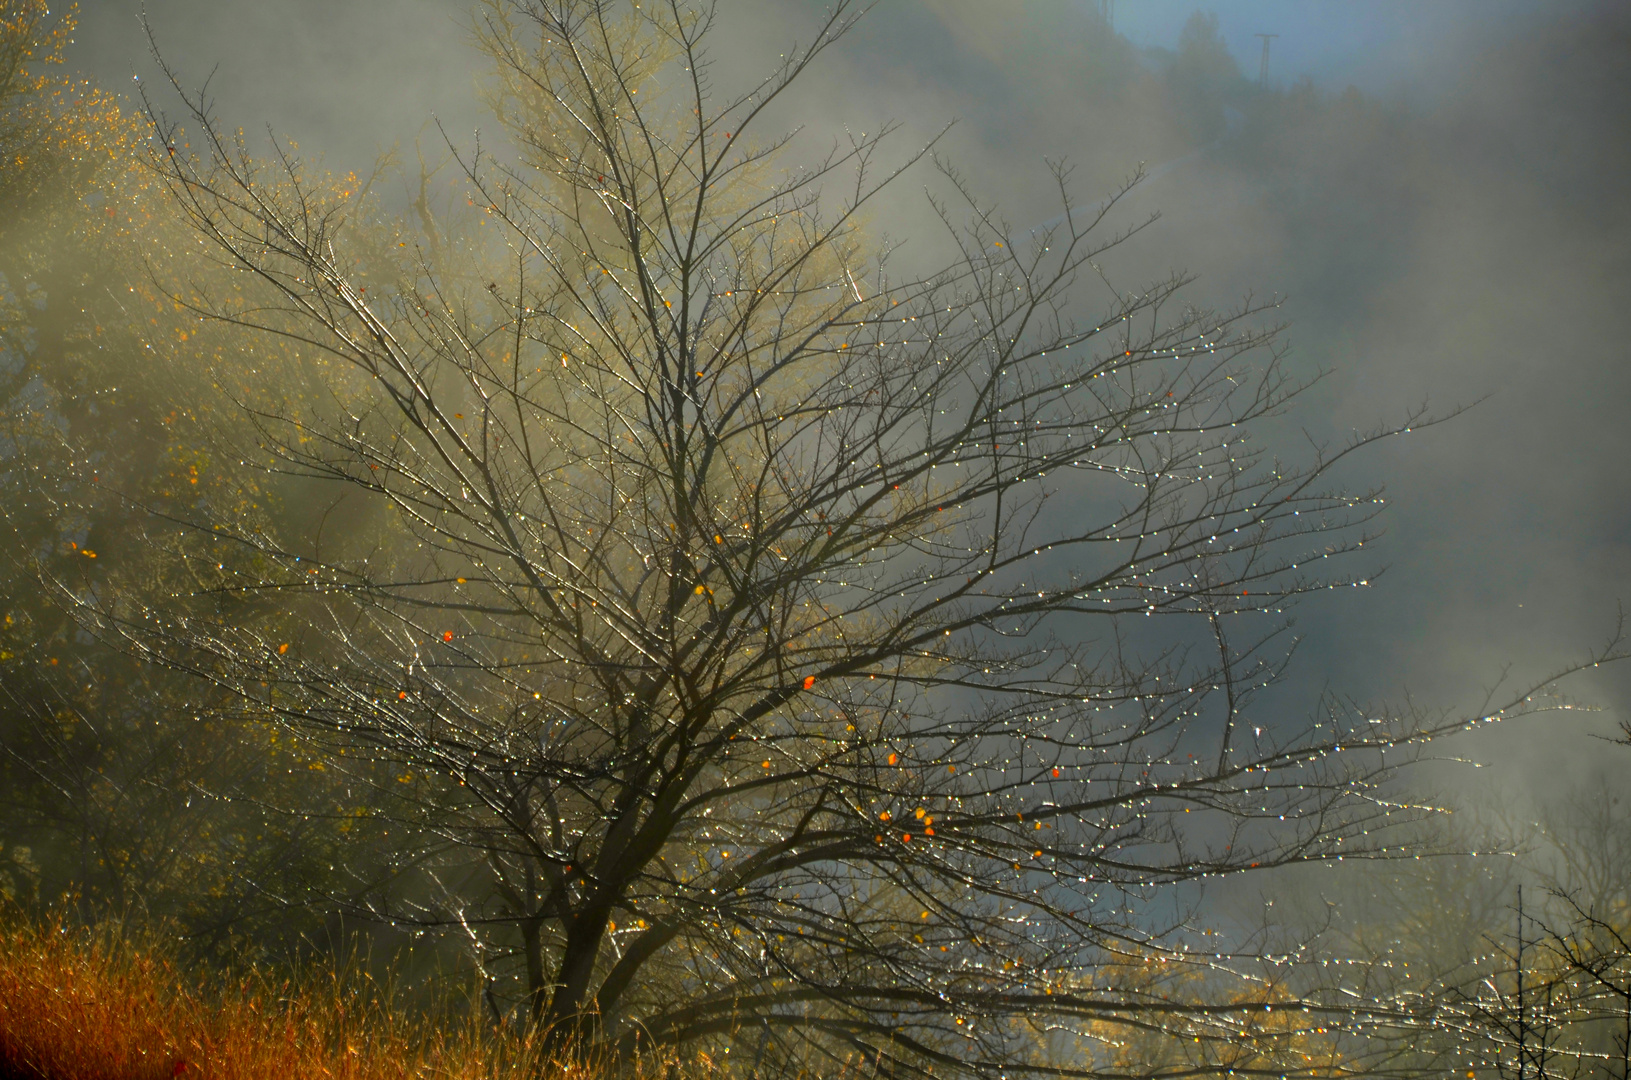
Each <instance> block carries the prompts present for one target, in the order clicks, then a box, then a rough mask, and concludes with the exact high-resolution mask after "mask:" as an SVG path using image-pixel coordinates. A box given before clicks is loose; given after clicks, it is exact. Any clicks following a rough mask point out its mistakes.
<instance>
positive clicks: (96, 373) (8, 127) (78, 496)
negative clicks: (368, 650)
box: [0, 0, 340, 948]
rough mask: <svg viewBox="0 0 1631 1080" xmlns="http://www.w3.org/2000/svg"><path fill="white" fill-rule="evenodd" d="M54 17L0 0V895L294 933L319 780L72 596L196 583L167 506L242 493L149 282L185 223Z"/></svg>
mask: <svg viewBox="0 0 1631 1080" xmlns="http://www.w3.org/2000/svg"><path fill="white" fill-rule="evenodd" d="M74 25H75V24H74V14H73V11H72V9H71V8H70V9H69V10H68V11H66V12H64V11H60V10H59V11H53V10H52V8H51V7H50V6H48V5H47V4H45V3H43V2H37V0H20V2H17V3H8V4H6V5H5V6H4V8H3V9H0V893H4V894H9V895H12V896H15V897H17V898H20V899H32V900H39V901H41V902H53V901H57V900H59V899H61V898H63V897H70V898H73V899H75V900H77V901H78V902H79V903H80V904H81V905H82V907H83V910H86V911H94V910H97V909H100V908H103V907H113V908H116V909H118V910H119V911H121V912H123V913H126V914H132V915H133V914H135V913H136V912H138V911H141V912H147V913H150V914H153V915H156V916H162V917H165V918H168V919H171V920H173V925H174V926H176V927H178V928H179V929H180V930H181V932H182V933H183V934H186V935H188V936H189V937H190V938H191V943H192V944H193V945H196V946H200V947H204V948H209V947H213V946H226V945H229V944H231V945H232V946H234V947H237V946H241V945H243V944H244V943H245V941H246V939H248V938H250V937H253V938H254V939H255V940H256V942H257V943H258V944H261V945H271V944H273V943H274V942H276V941H277V940H278V939H280V938H281V940H282V941H283V942H284V943H288V942H290V941H291V940H292V939H297V938H298V936H299V934H300V933H301V932H302V931H309V930H311V929H312V928H313V925H314V924H313V921H312V919H311V918H310V916H309V915H306V914H303V913H299V909H293V910H295V911H296V912H297V913H296V914H294V915H291V908H290V907H289V903H288V902H289V901H296V902H298V901H302V900H309V896H308V895H306V893H307V892H308V890H309V888H310V887H311V886H313V885H319V884H322V880H321V879H322V877H323V876H325V875H326V872H327V869H328V865H329V864H330V863H332V862H333V858H332V854H333V849H332V840H333V839H334V838H335V837H337V836H338V835H340V834H339V833H337V831H336V830H335V828H334V825H333V818H334V816H335V815H334V811H335V809H336V807H335V804H336V802H337V801H340V800H338V799H337V797H336V796H337V792H336V791H335V790H334V788H333V786H332V785H321V784H315V783H313V780H314V779H316V776H315V774H313V773H311V772H309V771H308V768H307V767H308V765H309V764H311V763H312V762H311V759H310V757H309V756H303V755H301V754H299V753H298V751H297V749H296V748H294V747H291V746H290V745H289V744H288V743H287V741H286V740H285V741H284V742H283V743H282V744H281V745H279V744H278V743H277V741H276V738H275V736H276V734H277V733H276V732H275V731H272V730H270V729H267V728H264V727H262V728H260V729H258V730H257V729H252V728H251V729H246V728H241V727H236V726H231V725H225V724H223V723H222V722H221V721H222V718H221V716H220V715H219V712H218V710H212V708H211V706H212V704H214V702H212V700H211V699H210V698H209V697H208V696H207V695H205V694H203V693H202V691H203V690H204V688H203V687H202V686H200V684H198V683H197V682H196V681H195V680H191V679H189V678H186V677H185V676H183V675H182V674H180V673H178V672H175V671H172V670H166V669H163V668H160V667H157V666H154V665H150V664H144V663H142V662H140V661H139V659H138V658H135V657H132V656H131V655H129V654H128V653H127V652H123V651H120V650H117V649H113V648H109V647H108V645H107V644H106V643H105V642H103V641H99V640H97V639H95V638H94V637H91V636H89V635H87V634H86V633H85V632H84V629H83V628H82V627H81V626H80V625H79V624H78V623H77V622H76V621H75V619H74V617H73V614H72V607H73V601H74V599H75V598H84V597H93V596H121V597H126V598H129V599H130V600H131V601H132V602H145V603H159V602H163V601H164V600H165V599H166V598H168V597H171V596H183V595H187V594H190V593H194V592H198V591H200V590H201V589H202V588H203V587H205V586H206V583H207V579H206V578H200V577H198V576H197V573H196V571H197V570H199V569H200V568H201V565H202V562H203V560H201V559H200V560H198V565H194V566H193V567H191V568H189V567H187V566H185V565H184V564H183V563H182V562H181V561H180V560H178V559H176V558H175V557H174V555H175V552H176V549H177V548H178V546H179V547H186V546H187V545H189V544H190V545H193V548H194V550H195V551H201V550H204V549H205V548H207V547H208V546H210V545H209V544H208V542H207V541H203V542H202V544H203V546H202V547H201V546H200V544H201V538H199V537H197V536H193V535H189V536H185V537H183V536H178V535H177V530H176V529H175V528H174V527H173V526H170V525H168V524H167V523H166V521H165V518H166V517H168V516H173V515H174V514H175V513H176V512H177V511H178V510H180V511H182V512H192V511H193V510H194V509H195V508H196V507H198V506H200V505H210V506H212V507H221V506H223V505H224V504H223V502H222V499H223V497H224V496H226V495H228V494H230V496H231V497H232V498H234V499H237V498H239V497H240V496H242V495H243V494H244V493H245V492H244V488H243V485H241V484H235V485H234V486H233V487H232V489H231V491H230V493H229V492H228V490H227V489H226V488H225V487H224V486H223V485H222V484H221V483H220V480H221V478H222V477H223V476H224V475H225V474H224V472H223V470H221V469H220V468H219V467H214V468H212V465H218V462H217V460H216V459H215V458H214V455H213V453H212V451H213V449H214V448H213V447H211V446H210V445H208V441H207V438H206V436H205V432H204V426H203V425H202V424H201V422H200V421H201V419H202V412H203V406H204V403H203V402H202V401H201V399H200V398H199V395H198V393H197V380H196V379H195V378H191V377H189V371H191V372H192V373H194V374H196V372H197V371H198V367H197V364H198V361H199V357H200V355H203V354H207V353H208V352H210V351H214V350H221V349H226V350H227V351H234V350H233V349H232V343H231V341H230V334H221V333H218V332H212V328H208V327H200V325H199V320H198V318H197V317H196V316H195V315H192V314H190V313H181V312H177V311H176V310H175V308H174V305H173V304H171V303H170V302H169V301H168V300H167V299H166V298H165V297H164V295H163V292H164V289H165V288H167V286H162V285H159V284H158V283H159V282H163V281H165V280H174V279H167V278H166V277H165V275H166V274H169V273H175V274H178V275H180V276H181V277H183V278H184V277H185V272H186V271H185V267H186V265H187V264H186V262H185V260H184V258H180V257H178V252H177V250H176V245H177V241H181V240H184V239H185V234H184V233H183V232H182V231H181V230H180V229H179V228H178V225H179V222H178V220H177V215H176V213H175V212H174V209H173V207H172V206H171V205H170V204H169V203H168V201H167V200H166V199H165V198H164V196H163V190H162V188H160V187H159V186H158V185H157V184H156V183H155V175H154V173H153V172H152V170H151V169H150V168H149V167H148V166H147V163H146V162H145V158H144V155H145V134H146V125H145V122H144V119H143V117H142V116H141V115H140V113H139V112H132V111H131V110H130V109H129V107H128V103H121V102H120V101H119V100H118V99H117V98H116V97H114V96H113V95H111V94H108V93H106V92H104V91H101V90H99V89H97V88H96V87H95V86H93V85H89V84H86V83H82V82H79V81H77V80H74V79H72V78H70V77H68V76H67V75H65V74H64V73H63V72H62V70H61V68H62V64H63V59H64V52H65V50H66V48H67V46H68V45H69V43H70V42H71V40H72V35H73V31H74ZM182 246H183V247H184V246H185V245H184V244H183V245H182ZM149 260H151V261H149ZM219 329H225V328H219ZM201 330H202V331H203V332H202V333H201V332H200V331H201ZM263 351H264V350H263ZM262 495H264V493H262ZM266 501H267V500H266V499H265V498H264V497H261V498H259V499H258V502H259V503H262V504H264V503H265V502H266ZM223 554H224V553H223ZM215 562H216V563H219V564H220V566H221V567H222V569H220V570H217V571H216V572H217V573H220V572H224V568H225V567H226V566H228V565H230V559H229V558H227V559H217V560H215ZM189 570H191V571H192V572H189ZM211 610H212V611H214V610H216V608H215V607H214V606H213V605H212V609H211ZM244 614H247V610H246V609H240V615H244ZM319 764H320V763H319ZM296 770H298V774H297V773H296ZM314 789H315V790H314ZM228 794H231V795H236V796H241V798H238V799H235V800H230V801H229V800H226V799H225V798H223V796H226V795H228ZM318 868H321V870H320V871H319V869H318Z"/></svg>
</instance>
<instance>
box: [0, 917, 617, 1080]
mask: <svg viewBox="0 0 1631 1080" xmlns="http://www.w3.org/2000/svg"><path fill="white" fill-rule="evenodd" d="M0 927H3V930H0V1080H14V1078H16V1080H21V1078H28V1080H148V1078H155V1080H158V1078H172V1077H200V1078H202V1077H210V1078H220V1080H237V1078H243V1080H271V1078H288V1080H302V1078H306V1077H313V1078H316V1077H323V1078H336V1080H374V1078H376V1077H377V1078H380V1080H384V1078H387V1077H389V1078H392V1080H400V1078H403V1077H425V1078H431V1077H435V1078H447V1080H486V1078H489V1077H493V1078H497V1077H510V1076H522V1075H525V1076H537V1075H539V1074H540V1073H545V1074H551V1075H553V1076H556V1077H559V1078H561V1080H574V1078H575V1077H576V1078H579V1080H590V1075H589V1074H590V1073H591V1072H592V1071H593V1070H587V1069H584V1068H581V1067H565V1066H561V1065H559V1064H553V1063H543V1062H541V1061H540V1059H539V1058H538V1056H537V1054H536V1053H535V1052H534V1050H533V1048H532V1047H530V1046H529V1045H527V1044H526V1043H525V1042H523V1041H521V1040H518V1039H514V1038H508V1037H504V1036H501V1035H498V1034H495V1033H494V1031H493V1030H492V1029H491V1026H490V1025H487V1024H484V1023H482V1022H481V1020H480V1019H479V1018H476V1017H465V1018H458V1017H455V1018H453V1019H452V1020H444V1021H442V1022H431V1021H428V1020H425V1019H423V1018H411V1017H408V1016H406V1015H404V1014H402V1013H400V1012H398V1011H395V1010H393V1009H392V1008H391V1007H390V1004H389V996H388V995H387V994H385V993H383V992H382V991H381V989H380V987H379V986H378V985H377V984H375V983H373V982H371V981H370V980H368V979H367V978H366V977H363V976H360V975H356V974H351V973H347V972H333V971H315V972H311V973H308V974H307V975H306V976H305V977H303V978H300V979H283V978H277V977H274V976H271V975H268V974H266V973H265V972H263V971H258V970H251V971H249V972H247V973H245V974H241V975H238V976H236V977H234V978H232V979H225V978H220V977H215V978H206V977H201V976H199V975H197V974H196V973H191V972H184V971H182V970H180V969H179V968H178V966H177V965H176V963H175V962H174V961H173V960H172V959H171V958H170V957H169V956H168V955H167V954H166V951H165V949H164V948H163V946H162V944H161V943H159V942H158V941H157V940H156V938H155V937H154V936H153V935H150V934H149V935H136V936H134V937H129V936H127V934H126V932H125V930H124V928H122V927H120V926H118V925H116V924H108V925H106V926H103V927H101V928H97V929H85V928H82V927H77V926H73V925H70V924H69V923H67V922H64V921H62V920H56V921H47V922H40V921H34V920H29V919H26V918H21V917H17V916H16V915H15V913H12V914H11V915H10V916H9V917H6V918H5V919H4V921H3V923H0Z"/></svg>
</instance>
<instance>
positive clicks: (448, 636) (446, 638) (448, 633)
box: [442, 630, 453, 641]
mask: <svg viewBox="0 0 1631 1080" xmlns="http://www.w3.org/2000/svg"><path fill="white" fill-rule="evenodd" d="M442 640H443V641H452V640H453V631H451V630H448V631H445V632H443V634H442Z"/></svg>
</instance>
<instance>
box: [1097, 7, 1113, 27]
mask: <svg viewBox="0 0 1631 1080" xmlns="http://www.w3.org/2000/svg"><path fill="white" fill-rule="evenodd" d="M1099 18H1101V19H1103V20H1104V25H1106V26H1108V27H1109V28H1110V29H1112V30H1114V29H1115V28H1116V0H1099Z"/></svg>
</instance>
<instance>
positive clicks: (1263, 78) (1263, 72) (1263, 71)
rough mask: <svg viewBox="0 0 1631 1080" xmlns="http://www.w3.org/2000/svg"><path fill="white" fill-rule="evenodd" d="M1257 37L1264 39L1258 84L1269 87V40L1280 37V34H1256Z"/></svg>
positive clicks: (1265, 87)
mask: <svg viewBox="0 0 1631 1080" xmlns="http://www.w3.org/2000/svg"><path fill="white" fill-rule="evenodd" d="M1254 36H1255V37H1260V38H1262V39H1263V62H1262V64H1260V65H1259V66H1258V68H1257V85H1258V86H1261V87H1263V88H1264V89H1265V90H1266V89H1268V85H1269V42H1271V41H1273V40H1274V39H1275V38H1277V37H1279V36H1280V35H1279V34H1256V35H1254Z"/></svg>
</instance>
